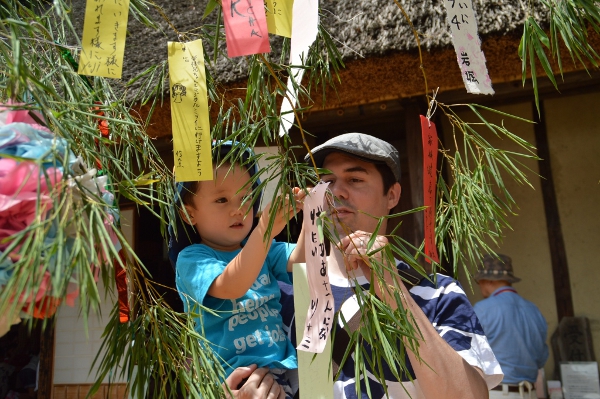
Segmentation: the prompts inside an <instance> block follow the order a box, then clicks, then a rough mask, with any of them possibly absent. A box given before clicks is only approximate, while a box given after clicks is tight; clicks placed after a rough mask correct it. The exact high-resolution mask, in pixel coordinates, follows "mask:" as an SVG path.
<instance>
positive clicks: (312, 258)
mask: <svg viewBox="0 0 600 399" xmlns="http://www.w3.org/2000/svg"><path fill="white" fill-rule="evenodd" d="M328 186H329V183H323V182H320V183H319V184H317V185H316V186H315V187H314V188H313V189H312V190H311V191H310V193H309V195H308V196H306V198H305V199H304V210H303V212H304V215H306V217H305V218H304V237H305V240H306V248H305V251H306V272H307V275H308V287H309V291H310V305H309V307H308V313H307V315H306V323H305V324H304V334H302V338H301V340H300V343H299V344H298V347H297V349H298V350H302V351H305V352H313V353H321V352H323V349H324V348H325V345H326V344H327V337H328V336H329V332H330V331H331V327H332V321H333V308H334V304H333V296H332V295H331V289H330V287H331V286H330V285H329V275H328V273H327V255H326V254H325V239H324V236H323V232H322V224H321V220H320V216H321V213H322V212H323V210H324V207H323V204H324V198H325V191H326V190H327V187H328Z"/></svg>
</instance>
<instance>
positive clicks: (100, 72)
mask: <svg viewBox="0 0 600 399" xmlns="http://www.w3.org/2000/svg"><path fill="white" fill-rule="evenodd" d="M128 16H129V0H88V1H87V3H86V6H85V17H84V20H83V37H82V39H81V54H80V56H79V68H78V69H77V73H78V74H80V75H89V76H103V77H105V78H115V79H121V75H122V73H123V58H124V54H125V34H126V32H127V17H128Z"/></svg>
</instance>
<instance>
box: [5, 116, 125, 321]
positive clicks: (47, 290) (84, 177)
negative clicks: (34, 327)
mask: <svg viewBox="0 0 600 399" xmlns="http://www.w3.org/2000/svg"><path fill="white" fill-rule="evenodd" d="M33 116H34V117H32V114H31V112H28V111H6V110H4V112H2V113H1V117H0V292H2V291H3V290H5V289H10V292H9V298H11V299H10V301H12V302H13V303H15V304H16V306H18V309H21V312H20V314H19V313H17V314H13V315H12V316H14V317H5V318H3V322H5V323H11V322H13V321H15V320H16V318H17V316H18V315H20V316H21V317H36V318H46V317H51V316H52V315H54V313H55V312H56V310H57V308H58V306H59V305H60V304H61V303H62V302H63V301H64V302H65V303H66V304H67V305H70V306H73V305H74V303H75V299H76V298H77V296H78V295H79V276H77V275H76V274H75V273H74V272H73V271H72V269H70V265H66V264H63V262H62V261H60V260H58V256H57V254H55V253H52V252H49V253H43V254H40V258H39V259H40V260H41V262H42V263H43V264H39V265H37V264H36V265H32V270H31V271H30V272H31V273H32V277H31V279H30V281H31V284H28V285H26V286H24V287H20V286H15V285H11V284H10V281H11V278H12V277H13V275H14V274H15V273H21V272H22V271H23V270H22V269H17V266H16V265H17V264H18V262H19V260H20V259H21V258H22V256H23V254H22V252H21V251H22V248H21V246H22V245H27V244H26V243H27V240H24V241H23V240H22V241H18V242H17V241H14V237H16V236H17V235H22V234H23V233H25V234H26V235H29V234H32V233H31V231H33V230H35V228H36V227H39V226H41V228H43V240H44V244H47V245H46V247H47V248H52V247H53V246H52V244H53V243H54V242H55V241H56V240H58V239H60V240H65V242H64V246H62V248H63V250H64V251H67V252H70V251H71V250H72V245H73V241H74V237H76V236H77V235H78V234H79V231H77V227H76V226H77V224H76V223H70V222H69V221H73V220H75V218H87V215H86V214H85V213H78V214H77V215H76V214H75V213H74V212H75V211H74V209H76V208H78V209H81V205H82V204H83V202H84V201H85V200H87V201H90V200H96V199H98V200H100V201H103V202H104V204H105V206H106V211H107V212H106V219H105V220H104V221H103V224H104V229H106V233H107V235H108V236H109V237H110V240H111V243H112V245H113V248H116V249H117V250H118V249H119V248H120V243H119V241H118V239H117V237H116V234H115V233H114V230H113V226H115V225H116V222H117V221H118V217H119V214H118V211H117V210H116V209H115V208H114V196H113V195H112V194H111V193H110V192H109V191H108V190H107V189H106V179H107V178H106V176H101V177H98V176H96V170H95V169H88V168H87V166H86V165H85V163H84V162H83V160H82V159H81V158H80V157H79V158H77V157H75V156H74V154H73V153H72V152H70V151H69V150H68V144H67V142H66V140H64V139H62V138H59V137H56V136H54V135H53V134H52V133H50V132H49V130H48V129H47V128H45V127H43V126H40V125H39V124H37V123H33V124H32V123H24V122H12V121H14V120H21V121H25V122H32V121H36V120H37V121H40V120H42V117H41V116H40V115H35V114H33ZM2 121H4V122H6V121H11V122H12V123H8V124H4V123H3V122H2ZM59 192H60V193H63V194H64V193H67V192H68V193H69V195H66V196H63V197H61V198H65V199H67V200H66V202H59V204H60V206H61V208H60V212H64V213H63V220H65V221H66V223H65V224H64V225H61V226H58V225H57V224H56V221H52V222H45V219H46V216H47V214H48V213H49V212H50V211H58V210H56V209H53V207H55V206H56V205H55V197H56V196H57V195H58V193H59ZM101 222H102V221H101ZM90 223H93V222H92V221H90ZM59 229H60V230H61V231H60V232H59ZM59 233H60V234H59ZM59 237H60V238H59ZM98 250H99V258H100V259H101V260H102V259H104V260H108V259H109V258H110V256H109V254H106V253H104V250H103V249H101V248H98ZM61 259H64V257H63V258H61ZM25 266H27V267H28V266H29V265H25ZM20 267H24V265H22V264H21V266H20ZM89 267H90V269H91V270H90V273H91V274H92V275H93V276H94V277H95V280H96V281H97V279H98V273H99V265H95V264H89ZM36 269H37V270H39V273H38V275H36V273H35V270H36ZM65 278H66V280H65ZM64 281H68V284H67V285H66V287H63V286H61V283H63V282H64ZM56 284H59V286H56ZM9 319H11V320H9ZM3 327H5V326H0V330H3Z"/></svg>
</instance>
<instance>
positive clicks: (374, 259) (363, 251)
mask: <svg viewBox="0 0 600 399" xmlns="http://www.w3.org/2000/svg"><path fill="white" fill-rule="evenodd" d="M371 236H372V234H371V233H367V232H365V231H360V230H357V231H355V232H354V233H351V234H349V235H348V236H346V237H344V238H342V240H341V241H340V246H341V250H342V253H343V254H344V261H345V262H346V270H356V269H358V268H360V269H361V270H362V272H363V274H364V275H365V277H367V278H369V277H370V276H371V271H370V268H371V267H372V265H373V263H381V262H382V260H383V250H380V249H381V248H383V247H385V246H386V245H387V244H388V239H387V237H385V236H377V237H375V241H373V245H372V246H370V247H369V246H368V244H369V241H370V240H371ZM377 250H379V251H377ZM375 251H377V252H376V253H374V254H373V255H372V256H370V257H369V256H367V253H372V252H375Z"/></svg>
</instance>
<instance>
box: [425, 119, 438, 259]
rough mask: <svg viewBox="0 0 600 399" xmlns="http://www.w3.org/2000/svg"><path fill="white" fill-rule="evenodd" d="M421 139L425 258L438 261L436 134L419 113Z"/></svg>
mask: <svg viewBox="0 0 600 399" xmlns="http://www.w3.org/2000/svg"><path fill="white" fill-rule="evenodd" d="M421 133H422V135H421V137H422V140H423V205H424V206H426V208H425V210H424V211H423V217H424V219H425V220H424V231H425V255H427V256H428V258H425V260H426V261H427V262H429V263H431V261H432V260H433V261H435V262H437V263H440V258H439V256H438V252H437V245H435V191H436V184H437V153H438V136H437V130H436V128H435V124H434V123H433V122H431V121H430V120H429V119H427V118H426V117H424V116H423V115H421Z"/></svg>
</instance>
